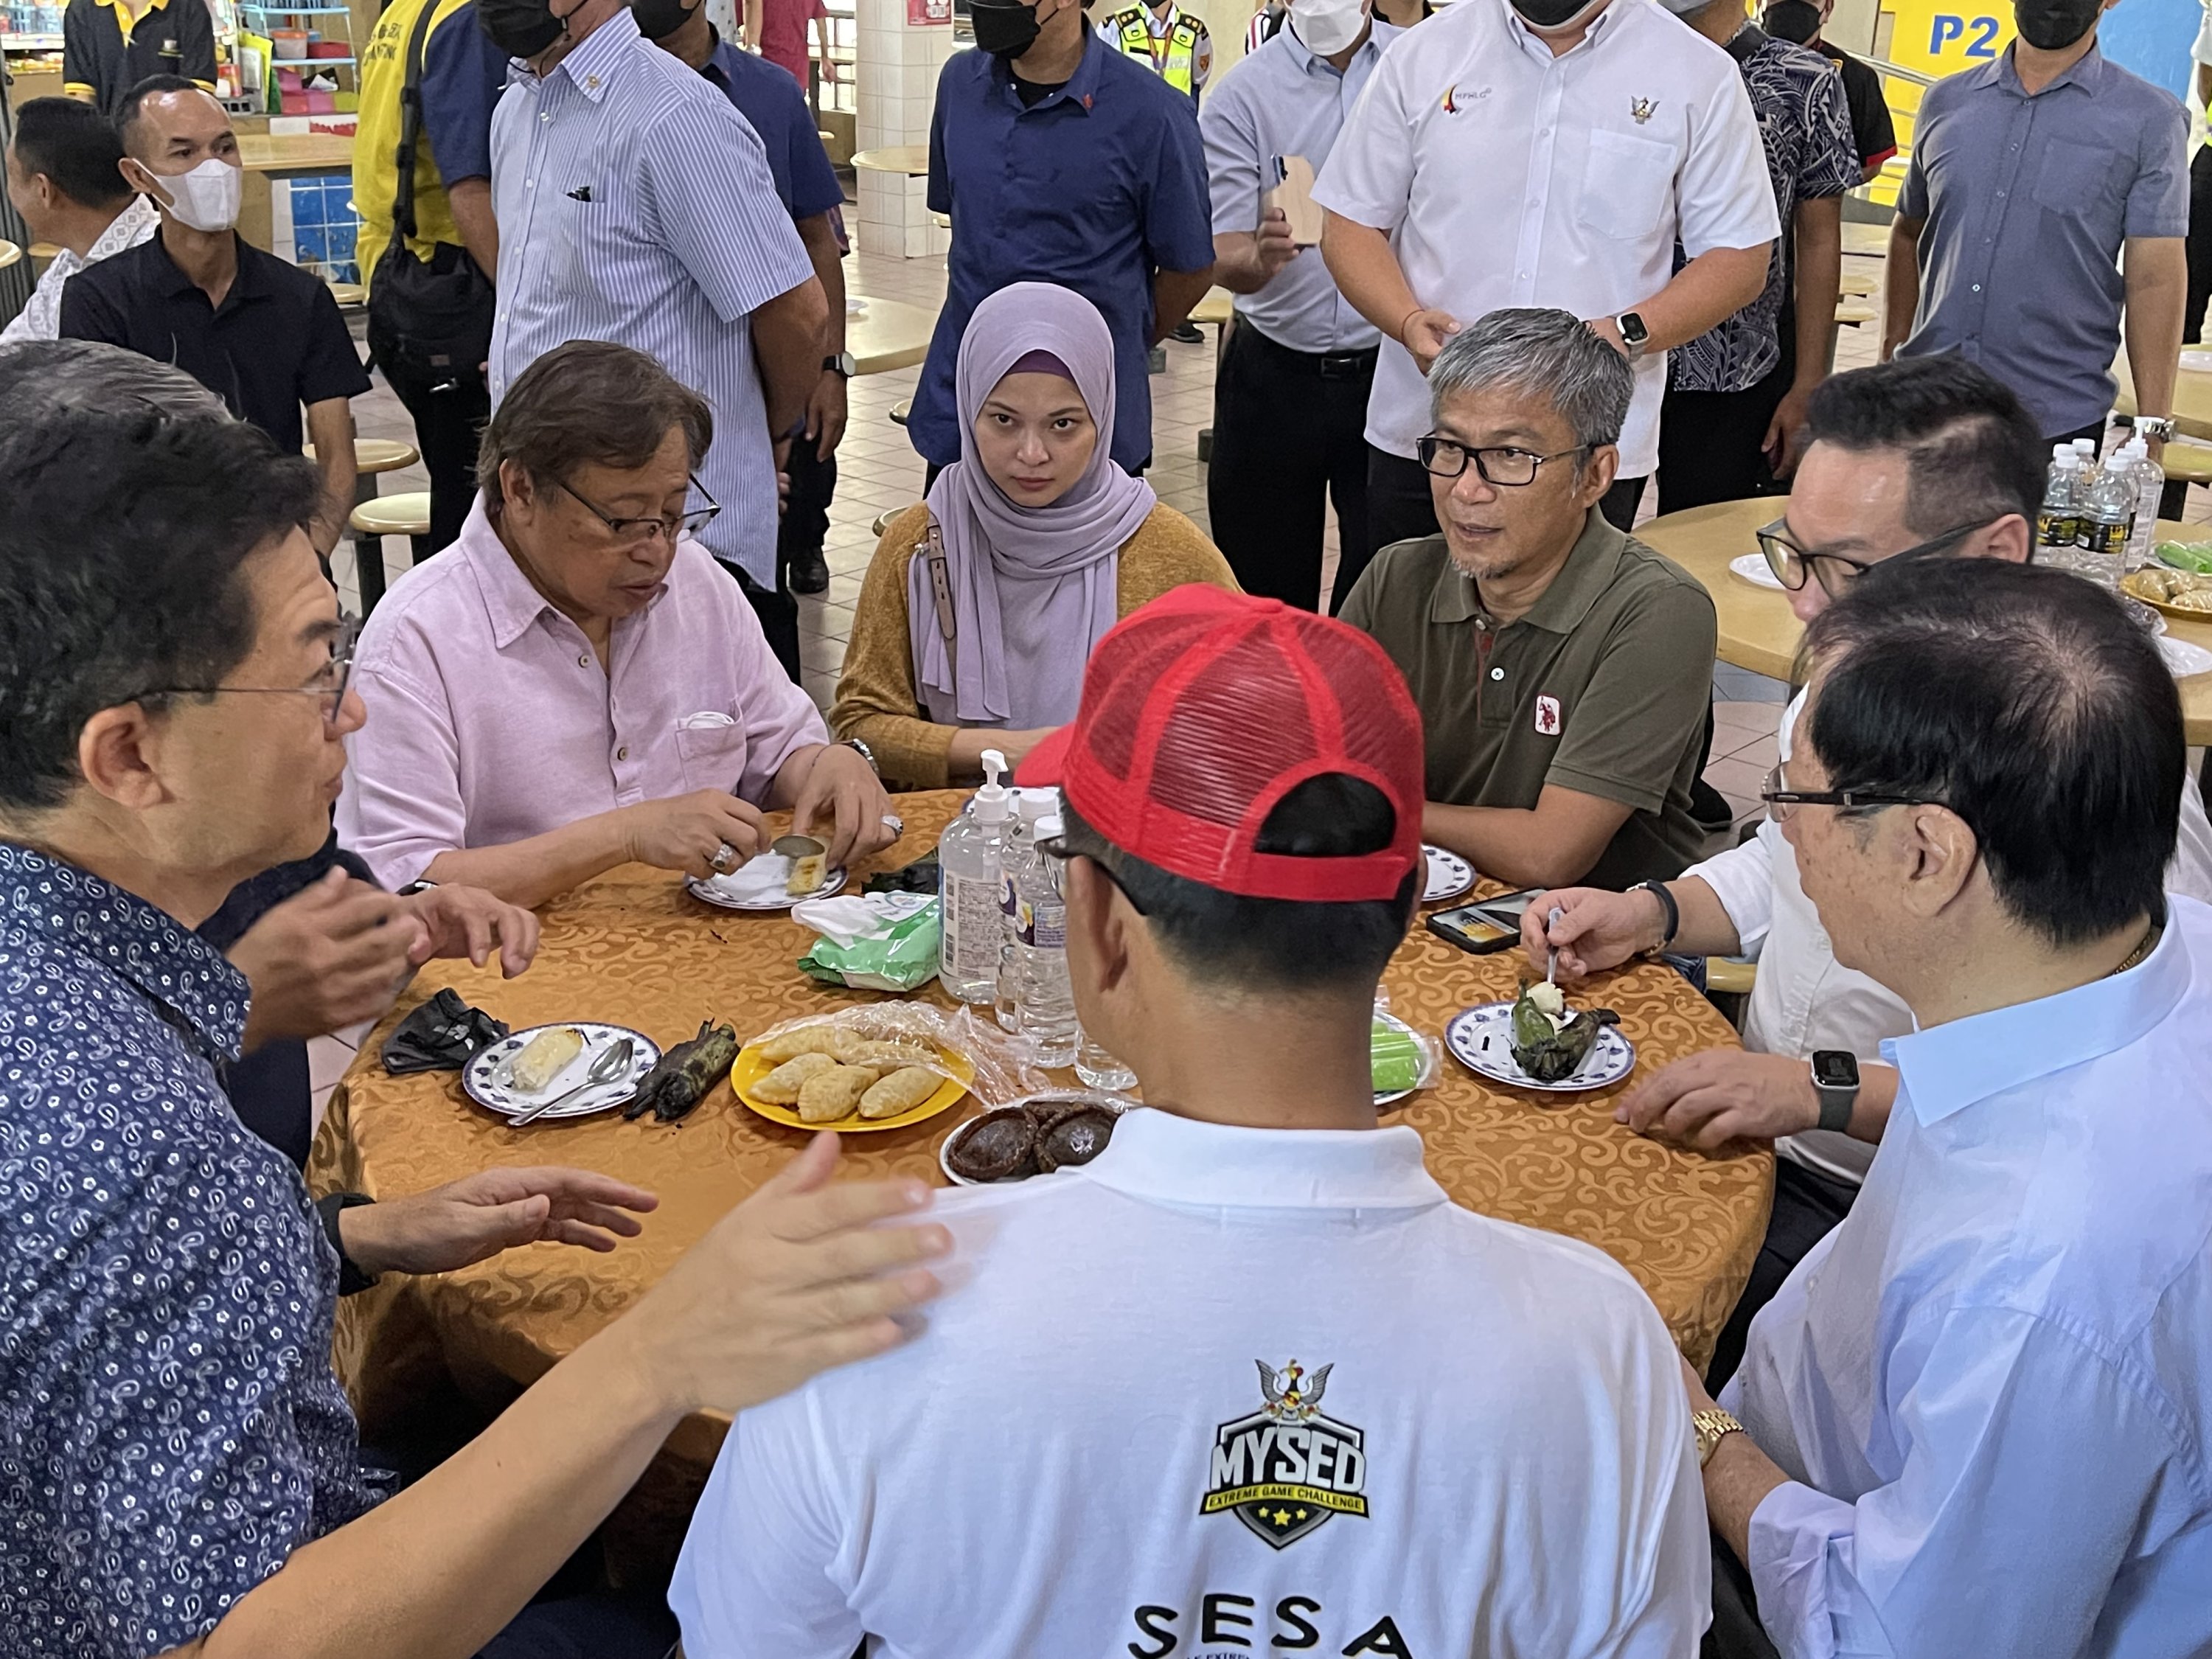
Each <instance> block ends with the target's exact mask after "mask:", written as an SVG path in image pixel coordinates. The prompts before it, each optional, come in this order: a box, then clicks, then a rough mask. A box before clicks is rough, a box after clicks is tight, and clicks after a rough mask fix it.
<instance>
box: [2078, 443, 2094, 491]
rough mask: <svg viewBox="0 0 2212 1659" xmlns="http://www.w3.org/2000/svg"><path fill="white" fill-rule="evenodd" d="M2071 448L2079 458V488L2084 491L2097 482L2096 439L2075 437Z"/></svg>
mask: <svg viewBox="0 0 2212 1659" xmlns="http://www.w3.org/2000/svg"><path fill="white" fill-rule="evenodd" d="M2072 448H2073V451H2074V453H2075V455H2077V456H2079V457H2080V458H2081V488H2082V489H2083V490H2084V491H2085V492H2086V491H2087V489H2088V488H2089V486H2090V485H2091V484H2093V483H2096V482H2097V472H2098V468H2097V441H2096V440H2095V439H2094V438H2076V439H2075V440H2074V442H2073V445H2072Z"/></svg>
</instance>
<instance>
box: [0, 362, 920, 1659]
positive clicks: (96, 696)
mask: <svg viewBox="0 0 2212 1659" xmlns="http://www.w3.org/2000/svg"><path fill="white" fill-rule="evenodd" d="M87 477H97V478H100V479H101V480H102V481H103V484H104V486H105V489H106V495H105V497H104V499H103V501H102V504H101V506H100V509H99V510H98V511H97V512H94V513H89V514H88V513H85V512H83V511H82V480H83V479H85V478H87ZM318 500H319V482H318V479H317V476H316V473H315V471H314V468H313V465H312V464H311V463H308V462H306V461H303V460H302V459H301V458H300V457H298V456H297V455H288V454H285V453H281V452H280V451H279V450H278V448H277V447H276V445H274V444H273V443H272V442H271V441H270V440H269V439H268V438H267V437H266V436H265V435H263V434H261V433H259V432H258V431H257V430H256V429H255V428H252V427H249V426H246V425H244V424H242V423H233V422H211V421H197V420H191V419H185V420H177V419H173V418H169V417H168V416H166V415H164V414H163V413H162V412H161V410H159V409H158V408H157V407H155V406H153V405H151V404H133V403H130V402H128V401H125V402H123V403H121V404H120V405H119V407H118V409H117V410H116V412H112V413H109V412H89V411H85V410H71V411H68V412H62V413H56V414H52V415H50V416H46V418H43V419H41V420H39V421H36V422H31V421H27V420H21V419H16V420H12V421H11V420H8V419H5V418H0V548H4V549H5V550H6V553H5V556H4V558H0V1632H6V1638H5V1641H4V1644H0V1646H4V1649H5V1650H6V1652H7V1653H8V1655H9V1659H45V1656H64V1655H67V1656H70V1659H78V1656H100V1659H149V1656H153V1655H158V1654H169V1653H173V1652H174V1653H197V1652H199V1651H201V1650H203V1648H204V1646H207V1644H206V1642H205V1638H210V1636H213V1637H214V1638H215V1639H214V1641H213V1644H212V1645H211V1646H207V1650H208V1651H210V1652H213V1653H216V1654H221V1653H268V1652H280V1651H281V1652H283V1653H286V1654H288V1655H308V1654H317V1655H321V1654H329V1655H338V1654H343V1655H345V1656H347V1659H402V1656H404V1659H463V1656H466V1655H468V1654H471V1653H473V1652H475V1651H477V1650H478V1649H479V1648H480V1647H483V1644H485V1643H486V1642H487V1641H489V1640H491V1639H493V1638H495V1635H496V1633H497V1632H499V1631H500V1629H501V1626H503V1625H505V1624H506V1623H507V1620H509V1619H510V1618H511V1617H512V1616H513V1614H514V1613H516V1612H517V1610H518V1609H520V1607H522V1606H523V1604H524V1603H525V1601H527V1599H528V1598H529V1597H530V1595H532V1593H533V1592H534V1591H535V1590H536V1589H538V1587H539V1586H540V1585H541V1584H543V1583H544V1581H545V1579H546V1578H547V1577H549V1576H550V1574H551V1573H552V1571H554V1569H556V1567H557V1566H559V1565H560V1564H561V1563H562V1561H563V1560H564V1559H566V1558H567V1557H568V1554H569V1553H570V1552H571V1551H572V1550H573V1549H574V1547H575V1546H576V1545H577V1543H578V1542H580V1541H581V1539H582V1538H583V1536H584V1535H585V1534H586V1533H588V1532H589V1531H590V1529H591V1528H592V1527H593V1526H595V1525H596V1524H597V1523H598V1522H599V1520H600V1519H601V1518H602V1517H604V1516H605V1514H606V1513H607V1511H608V1510H610V1509H611V1507H612V1505H613V1504H614V1503H615V1502H616V1501H617V1499H618V1498H620V1497H621V1496H622V1494H623V1492H625V1491H626V1490H627V1489H628V1487H629V1485H630V1483H631V1481H632V1480H634V1479H635V1476H636V1474H638V1472H639V1471H640V1470H641V1468H643V1467H644V1465H645V1463H646V1462H647V1459H649V1458H650V1457H651V1455H653V1451H654V1450H655V1449H657V1448H658V1447H659V1444H660V1443H661V1442H662V1441H663V1440H664V1439H665V1437H666V1435H667V1433H668V1431H670V1430H671V1428H672V1427H673V1426H674V1425H675V1424H676V1423H677V1422H678V1421H680V1420H681V1419H682V1418H683V1417H684V1416H685V1415H686V1414H688V1413H690V1412H693V1411H696V1410H701V1409H708V1408H714V1409H720V1410H725V1411H729V1410H736V1409H740V1408H742V1407H745V1406H748V1405H751V1404H755V1403H757V1402H758V1401H763V1400H765V1399H767V1398H769V1397H770V1396H772V1395H775V1394H776V1393H779V1392H781V1391H782V1390H783V1389H787V1388H788V1387H790V1386H792V1385H793V1383H796V1382H798V1381H799V1380H801V1379H803V1378H804V1377H805V1376H808V1375H810V1374H811V1372H813V1371H814V1370H818V1369H820V1368H822V1367H823V1366H824V1365H827V1364H836V1363H839V1362H841V1361H842V1360H844V1359H847V1358H854V1357H858V1356H860V1355H863V1354H867V1353H872V1352H879V1351H881V1350H882V1349H884V1348H885V1347H887V1346H890V1345H891V1344H892V1343H894V1342H896V1340H898V1338H899V1334H900V1333H899V1328H898V1327H897V1326H896V1325H895V1324H894V1323H893V1322H891V1321H890V1319H889V1318H888V1317H887V1316H888V1315H890V1314H892V1313H895V1312H898V1311H902V1310H905V1309H907V1308H908V1307H910V1306H912V1305H913V1304H915V1303H916V1302H918V1301H920V1300H921V1299H922V1298H923V1297H927V1295H929V1294H930V1293H931V1292H932V1291H933V1288H934V1280H933V1278H932V1277H931V1276H930V1275H929V1274H927V1273H926V1272H923V1271H921V1269H919V1268H918V1267H915V1266H914V1265H913V1264H915V1263H917V1262H919V1261H921V1260H922V1259H924V1258H925V1257H927V1256H928V1255H934V1254H936V1253H937V1252H938V1251H939V1250H940V1249H942V1248H943V1247H944V1245H945V1238H944V1235H943V1232H942V1230H941V1229H938V1228H934V1227H920V1228H908V1229H892V1230H888V1231H877V1230H873V1229H870V1228H868V1226H867V1224H868V1223H870V1222H871V1221H873V1220H878V1219H881V1218H888V1217H890V1216H892V1215H896V1214H899V1213H902V1212H911V1211H912V1210H914V1209H915V1208H916V1207H918V1206H920V1205H921V1203H923V1202H925V1201H926V1195H925V1194H923V1193H922V1191H921V1188H919V1187H918V1185H916V1184H915V1183H893V1184H890V1185H887V1186H879V1187H839V1188H829V1189H827V1190H823V1186H824V1183H825V1182H826V1181H827V1179H828V1176H829V1173H830V1170H831V1169H832V1167H833V1166H834V1163H835V1149H834V1141H832V1140H831V1139H829V1138H828V1137H824V1138H823V1139H822V1140H821V1141H818V1142H817V1144H816V1145H815V1146H813V1147H812V1148H811V1149H810V1150H809V1152H807V1153H806V1154H805V1155H804V1156H803V1157H802V1158H800V1159H799V1160H798V1161H797V1162H796V1163H795V1164H793V1167H792V1168H791V1169H789V1170H786V1171H785V1172H784V1173H783V1174H782V1175H781V1176H778V1177H777V1179H776V1180H775V1182H771V1183H770V1184H769V1187H768V1188H764V1189H763V1191H762V1193H760V1194H757V1195H756V1197H755V1198H754V1199H752V1200H748V1202H747V1203H746V1204H744V1205H742V1206H739V1207H738V1210H737V1211H735V1212H732V1215H731V1216H730V1217H729V1218H726V1220H725V1221H724V1222H723V1223H722V1224H721V1225H720V1226H719V1227H718V1228H717V1229H716V1230H715V1231H714V1233H712V1234H710V1235H709V1236H708V1238H707V1239H706V1240H705V1241H703V1242H702V1244H701V1245H700V1246H699V1247H698V1248H697V1249H694V1250H693V1251H692V1252H690V1254H689V1255H686V1256H685V1257H684V1258H683V1260H682V1261H679V1262H678V1264H677V1266H676V1267H674V1268H673V1269H671V1272H670V1273H669V1274H668V1275H667V1276H666V1277H665V1279H663V1280H662V1281H661V1282H660V1284H659V1285H657V1286H655V1287H654V1288H653V1290H652V1291H649V1292H648V1293H647V1295H646V1296H645V1297H643V1298H641V1301H640V1303H639V1304H638V1305H637V1306H636V1307H635V1309H634V1310H632V1311H631V1312H630V1313H629V1315H628V1316H625V1317H624V1318H623V1320H621V1321H620V1322H618V1328H614V1329H611V1330H610V1331H608V1332H607V1333H605V1334H603V1335H602V1336H600V1337H597V1338H594V1339H592V1340H590V1341H588V1342H586V1344H585V1345H584V1346H582V1347H581V1348H580V1349H579V1350H578V1352H576V1353H575V1354H574V1355H573V1356H572V1357H571V1358H569V1359H568V1360H567V1361H565V1362H563V1363H562V1364H560V1365H558V1366H556V1368H555V1369H554V1370H553V1371H552V1372H550V1374H549V1375H548V1376H546V1377H545V1378H544V1379H542V1380H541V1381H540V1382H539V1383H538V1385H537V1386H536V1387H534V1388H532V1389H531V1390H530V1391H529V1392H528V1393H527V1394H526V1395H524V1396H523V1398H522V1400H521V1401H519V1402H518V1403H517V1404H516V1405H515V1406H513V1407H511V1408H510V1409H509V1410H508V1411H507V1413H505V1414H504V1415H503V1416H502V1417H501V1419H499V1421H498V1422H497V1423H496V1424H495V1425H493V1427H492V1428H491V1429H490V1430H489V1431H487V1432H486V1433H485V1434H484V1435H483V1437H480V1438H479V1439H478V1440H477V1442H476V1443H473V1444H472V1445H471V1446H470V1447H468V1448H466V1449H464V1450H463V1451H462V1452H460V1453H459V1455H456V1456H455V1457H454V1458H453V1459H452V1460H450V1461H449V1462H447V1463H446V1464H445V1465H444V1466H443V1467H441V1468H439V1469H437V1470H435V1471H434V1472H432V1473H431V1474H429V1475H428V1476H426V1477H425V1478H424V1479H423V1480H422V1481H421V1482H419V1483H418V1484H417V1485H416V1486H413V1487H411V1488H410V1489H409V1490H408V1491H406V1492H403V1493H401V1494H399V1495H398V1496H397V1497H395V1498H390V1499H388V1500H386V1502H384V1503H383V1504H377V1502H376V1499H377V1498H378V1496H379V1494H378V1492H376V1491H375V1490H374V1488H373V1487H372V1486H371V1485H370V1484H369V1483H368V1481H367V1480H364V1479H363V1477H362V1474H361V1473H360V1471H359V1469H358V1468H357V1467H356V1431H355V1425H354V1422H353V1419H352V1415H351V1413H350V1411H349V1408H348V1406H347V1402H346V1399H345V1396H344V1395H343V1391H342V1390H341V1389H340V1388H339V1386H338V1383H337V1379H336V1378H335V1376H333V1375H332V1373H331V1367H330V1361H329V1353H330V1344H331V1322H332V1318H333V1315H334V1307H335V1300H336V1296H337V1277H338V1272H339V1267H340V1262H341V1259H342V1256H343V1259H345V1260H348V1261H350V1262H351V1263H352V1265H353V1266H354V1267H356V1269H358V1270H359V1271H362V1272H363V1273H377V1272H400V1273H429V1272H440V1271H446V1270H449V1269H452V1268H454V1267H460V1266H463V1265H465V1264H466V1263H468V1262H470V1261H481V1260H483V1258H485V1257H486V1256H489V1255H494V1254H495V1253H497V1252H498V1251H499V1250H501V1249H506V1248H507V1247H508V1246H510V1245H513V1244H517V1243H526V1242H532V1241H540V1240H544V1241H553V1242H563V1243H574V1244H579V1245H583V1246H586V1247H588V1248H597V1249H608V1248H611V1247H612V1245H613V1243H614V1236H615V1235H617V1234H622V1235H629V1234H634V1233H635V1232H636V1231H638V1229H639V1223H638V1222H637V1221H636V1220H635V1214H634V1212H640V1211H644V1210H647V1209H650V1208H651V1207H652V1206H653V1198H652V1196H651V1194H646V1193H643V1192H641V1191H638V1190H637V1189H635V1188H629V1187H627V1186H625V1185H623V1183H621V1182H615V1181H612V1180H611V1179H609V1178H607V1177H605V1176H596V1175H592V1174H590V1173H587V1172H585V1171H580V1170H553V1169H522V1170H493V1171H489V1172H486V1173H485V1174H483V1175H482V1176H474V1177H471V1178H468V1179H466V1180H464V1181H461V1182H455V1183H453V1185H451V1186H448V1187H445V1188H439V1189H437V1190H436V1191H435V1192H432V1193H428V1194H420V1195H417V1196H416V1197H414V1198H407V1199H398V1200H392V1201H390V1202H386V1203H380V1204H374V1205H365V1206H360V1207H357V1208H353V1209H349V1210H346V1211H344V1212H343V1215H342V1216H337V1215H334V1216H333V1218H332V1219H331V1221H330V1222H329V1223H327V1224H326V1223H325V1220H324V1219H322V1218H319V1216H318V1215H317V1213H316V1211H315V1209H314V1207H313V1206H312V1205H311V1204H310V1203H309V1201H308V1198H307V1192H306V1189H305V1188H304V1187H303V1186H302V1185H301V1182H300V1179H299V1176H298V1175H297V1172H296V1171H295V1170H293V1169H292V1167H291V1166H290V1164H289V1163H287V1162H286V1161H285V1160H284V1159H283V1158H282V1157H281V1156H280V1155H279V1154H278V1153H276V1152H275V1151H274V1150H272V1149H271V1148H270V1147H269V1146H267V1145H266V1144H265V1143H264V1142H262V1141H260V1140H259V1139H256V1138H255V1137H253V1136H252V1134H250V1133H247V1132H246V1130H245V1129H244V1128H243V1127H240V1124H239V1122H238V1121H237V1119H236V1117H235V1116H234V1114H233V1113H232V1111H231V1109H230V1107H229V1104H228V1102H227V1101H226V1100H225V1098H224V1097H223V1094H222V1088H221V1085H220V1083H219V1081H218V1071H219V1068H221V1067H222V1066H224V1065H226V1064H228V1062H229V1061H230V1060H234V1058H235V1057H236V1055H237V1054H238V1051H239V1048H240V1039H241V1036H242V1035H243V1032H244V1030H245V1027H246V981H245V979H244V977H243V976H242V975H240V974H239V973H238V971H237V970H236V969H234V968H233V967H232V966H231V965H230V964H229V963H228V962H226V961H225V960H224V959H223V958H222V956H221V955H219V954H218V953H217V952H216V951H215V949H214V948H213V947H212V946H210V945H208V944H207V943H206V942H205V941H204V940H202V939H199V938H197V937H196V936H195V935H194V934H193V933H192V932H191V927H193V926H194V925H195V924H197V922H198V921H201V920H202V919H204V917H206V916H207V915H210V914H211V913H212V912H213V911H214V910H215V908H216V906H217V905H219V904H220V903H221V902H222V899H223V897H224V896H225V895H226V894H227V893H228V892H229V891H230V890H231V889H232V888H233V887H234V886H235V885H236V884H238V883H239V882H240V881H241V880H244V879H246V878H250V877H251V876H252V875H254V874H255V873H257V872H259V871H261V870H264V869H266V868H269V867H270V866H275V865H276V864H279V863H282V862H283V861H285V860H292V859H297V858H301V857H304V856H307V854H312V853H313V852H314V851H315V849H316V848H317V847H318V846H319V845H320V844H321V842H322V841H323V839H324V837H325V835H326V833H327V829H328V816H329V808H330V803H331V799H332V798H333V797H334V796H335V794H336V793H337V787H338V782H339V779H340V776H341V775H342V772H343V766H344V750H343V738H344V737H345V736H346V734H347V733H348V732H350V731H352V730H354V729H356V728H357V727H358V726H359V725H360V723H361V720H362V708H361V704H360V701H359V699H358V698H357V697H355V696H352V695H351V694H350V693H349V691H348V690H347V688H346V684H345V679H346V670H347V663H346V660H345V657H344V655H343V653H342V652H341V651H340V650H339V649H338V648H337V641H339V639H340V638H341V637H342V629H341V624H340V623H339V619H338V615H337V599H336V596H335V594H334V593H333V592H331V587H330V585H329V583H328V582H327V581H326V580H324V578H323V577H322V574H321V573H320V570H319V568H318V566H317V563H316V561H315V557H314V553H313V544H311V543H310V542H309V541H308V539H307V533H306V526H307V524H308V523H309V522H310V521H311V520H312V519H313V514H314V512H315V509H316V507H317V505H318ZM894 1269H896V1270H899V1271H889V1270H894ZM887 1272H888V1273H889V1276H884V1275H885V1274H886V1273H887ZM535 1611H536V1610H533V1613H535ZM519 1628H520V1621H518V1629H519ZM501 1639H505V1638H501ZM661 1645H662V1646H663V1647H665V1642H663V1643H662V1644H661ZM507 1650H508V1651H516V1649H514V1648H512V1647H510V1648H508V1649H507ZM660 1650H661V1648H660V1647H654V1648H652V1649H651V1650H650V1651H651V1653H652V1654H653V1656H655V1659H657V1656H658V1654H659V1651H660ZM520 1651H534V1652H541V1653H543V1652H552V1651H558V1649H557V1648H556V1647H553V1646H550V1645H543V1646H539V1647H537V1648H524V1649H520ZM592 1651H594V1652H595V1653H598V1654H601V1655H604V1656H606V1659H616V1656H617V1654H618V1653H619V1652H620V1651H621V1650H620V1649H619V1647H618V1646H617V1645H616V1644H611V1643H599V1644H596V1645H595V1646H594V1647H593V1649H592Z"/></svg>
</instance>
